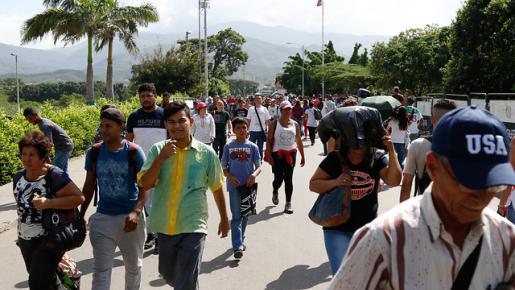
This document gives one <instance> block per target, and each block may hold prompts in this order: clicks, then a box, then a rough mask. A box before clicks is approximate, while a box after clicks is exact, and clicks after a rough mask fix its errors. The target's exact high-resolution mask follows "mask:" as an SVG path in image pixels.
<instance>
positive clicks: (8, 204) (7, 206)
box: [0, 202, 16, 211]
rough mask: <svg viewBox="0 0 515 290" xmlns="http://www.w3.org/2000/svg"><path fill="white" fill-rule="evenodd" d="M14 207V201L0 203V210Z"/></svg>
mask: <svg viewBox="0 0 515 290" xmlns="http://www.w3.org/2000/svg"><path fill="white" fill-rule="evenodd" d="M14 209H16V203H15V202H11V203H6V204H0V211H8V210H14Z"/></svg>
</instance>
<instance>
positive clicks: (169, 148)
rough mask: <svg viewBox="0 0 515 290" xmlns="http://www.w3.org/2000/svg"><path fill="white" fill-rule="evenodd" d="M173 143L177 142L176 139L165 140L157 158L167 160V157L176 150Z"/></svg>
mask: <svg viewBox="0 0 515 290" xmlns="http://www.w3.org/2000/svg"><path fill="white" fill-rule="evenodd" d="M175 143H177V141H176V140H170V141H168V142H166V144H165V146H164V147H163V149H161V153H159V158H160V159H161V160H163V161H164V160H167V159H168V158H170V157H172V155H174V154H175V153H176V152H177V146H175Z"/></svg>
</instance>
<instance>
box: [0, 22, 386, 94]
mask: <svg viewBox="0 0 515 290" xmlns="http://www.w3.org/2000/svg"><path fill="white" fill-rule="evenodd" d="M228 27H231V28H233V29H234V30H236V31H237V32H238V33H240V34H242V35H243V36H244V37H245V39H246V43H245V44H244V45H243V49H244V50H245V51H246V52H247V53H248V54H249V60H248V61H247V64H246V65H245V67H244V68H243V67H242V68H241V69H240V70H239V71H238V72H237V73H235V74H234V75H233V76H232V78H245V79H247V80H254V81H257V82H259V83H261V84H265V83H270V82H272V81H273V80H274V79H275V76H276V75H277V74H278V73H280V71H281V67H282V66H283V63H284V62H285V61H286V60H287V59H288V56H290V55H293V54H295V53H297V52H300V44H303V45H304V46H305V49H306V50H311V51H313V50H320V48H321V44H320V43H321V35H320V33H310V32H302V31H297V30H293V29H290V28H286V27H282V26H275V27H270V26H263V25H259V24H255V23H250V22H230V23H225V24H218V25H212V26H211V27H209V29H208V34H215V33H216V32H218V31H220V30H222V29H225V28H228ZM195 35H197V37H198V32H197V33H194V34H193V36H192V37H195ZM184 37H185V33H167V34H164V33H163V34H161V33H151V32H140V33H139V35H138V36H137V40H136V43H137V45H138V47H139V49H140V55H139V56H134V55H131V54H129V53H128V52H127V50H126V49H125V48H124V47H123V45H122V44H121V43H120V42H119V41H115V43H114V47H113V67H114V79H115V82H124V83H128V82H129V79H130V77H131V66H132V65H133V64H137V63H138V62H139V60H140V59H141V55H144V54H149V53H152V52H153V50H154V49H155V48H156V47H157V46H158V45H162V46H163V47H164V48H166V47H169V46H171V45H174V44H175V43H176V42H177V40H180V39H184ZM388 39H389V36H381V35H367V36H359V35H352V34H338V33H326V35H325V40H326V42H327V41H329V40H331V41H332V42H333V44H334V47H335V50H336V52H337V53H338V54H340V55H343V56H345V58H346V59H347V60H348V59H349V57H350V55H351V54H352V51H353V48H354V44H355V43H356V42H359V43H361V44H363V47H366V48H369V49H370V48H371V47H372V45H373V44H374V43H376V42H382V41H387V40H388ZM287 42H291V43H296V45H295V44H294V45H288V44H286V43H287ZM11 53H15V54H17V55H18V66H19V73H20V78H21V79H22V80H24V81H25V82H26V83H40V82H58V81H68V80H70V81H80V80H85V79H86V72H85V71H86V56H87V49H86V42H84V41H83V42H80V43H78V44H76V45H71V46H66V47H64V48H52V49H34V48H25V47H22V46H14V45H9V44H3V43H0V78H6V77H14V75H15V74H14V71H15V64H14V58H13V57H12V56H11V55H10V54H11ZM93 60H94V64H93V69H94V74H95V79H96V80H105V71H106V66H107V49H104V50H102V51H100V52H99V53H96V54H95V55H94V58H93Z"/></svg>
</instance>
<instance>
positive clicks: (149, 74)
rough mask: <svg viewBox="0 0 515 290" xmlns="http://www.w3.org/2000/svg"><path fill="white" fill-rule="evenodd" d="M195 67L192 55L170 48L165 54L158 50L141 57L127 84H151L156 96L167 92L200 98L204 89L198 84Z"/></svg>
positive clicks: (196, 59)
mask: <svg viewBox="0 0 515 290" xmlns="http://www.w3.org/2000/svg"><path fill="white" fill-rule="evenodd" d="M198 64H199V60H198V55H197V54H196V53H195V52H194V51H191V50H184V49H178V48H176V47H172V48H171V49H170V50H169V51H167V52H165V51H164V49H163V48H162V46H159V47H158V48H156V49H155V50H154V53H153V54H151V55H146V56H144V57H143V59H142V61H141V63H140V64H137V65H133V66H132V78H131V83H132V84H134V85H137V84H141V83H144V82H153V83H154V84H155V86H156V89H157V92H158V93H159V94H161V93H163V92H165V91H168V92H170V93H171V94H174V93H178V92H183V93H187V94H188V95H190V96H194V95H200V93H201V92H203V91H204V90H205V87H204V86H202V85H200V84H199V74H198Z"/></svg>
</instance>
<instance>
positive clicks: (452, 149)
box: [431, 106, 515, 189]
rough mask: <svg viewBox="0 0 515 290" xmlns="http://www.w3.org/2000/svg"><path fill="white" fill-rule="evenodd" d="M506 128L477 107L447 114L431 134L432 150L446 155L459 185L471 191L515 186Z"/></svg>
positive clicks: (492, 116) (514, 173) (514, 172)
mask: <svg viewBox="0 0 515 290" xmlns="http://www.w3.org/2000/svg"><path fill="white" fill-rule="evenodd" d="M510 143H511V142H510V139H509V138H508V135H507V131H506V127H505V126H504V124H503V123H502V122H501V121H500V120H499V119H497V117H495V116H494V115H492V114H491V113H490V112H488V111H486V110H484V109H481V108H477V107H476V106H470V107H463V108H459V109H455V110H453V111H450V112H448V113H446V114H445V115H444V116H443V117H442V118H441V119H440V121H439V122H438V123H437V125H436V127H435V129H434V131H433V139H432V145H431V151H433V152H434V153H436V154H439V155H443V156H446V157H447V159H448V160H449V163H450V165H451V168H452V171H453V172H454V175H456V178H457V179H458V182H459V183H460V184H462V185H463V186H465V187H467V188H471V189H483V188H487V187H491V186H497V185H515V171H514V170H513V167H512V166H511V163H510V158H509V153H510Z"/></svg>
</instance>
